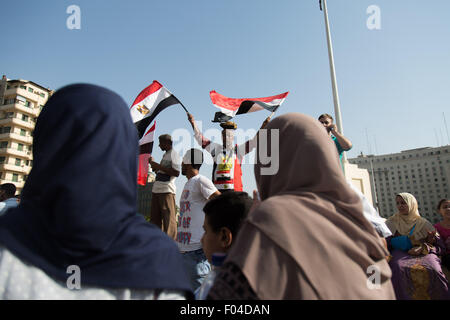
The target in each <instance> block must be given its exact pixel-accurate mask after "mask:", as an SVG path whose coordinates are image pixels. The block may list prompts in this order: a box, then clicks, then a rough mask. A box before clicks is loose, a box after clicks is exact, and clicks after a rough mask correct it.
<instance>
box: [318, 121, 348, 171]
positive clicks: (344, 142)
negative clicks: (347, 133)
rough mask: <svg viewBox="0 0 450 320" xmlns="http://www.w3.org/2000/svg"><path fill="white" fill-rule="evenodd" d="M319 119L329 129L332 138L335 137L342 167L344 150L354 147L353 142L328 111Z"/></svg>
mask: <svg viewBox="0 0 450 320" xmlns="http://www.w3.org/2000/svg"><path fill="white" fill-rule="evenodd" d="M319 121H320V123H321V124H322V125H323V126H324V127H325V130H326V131H327V133H328V135H329V136H330V137H331V139H333V141H334V144H335V145H336V149H337V151H338V154H339V161H340V163H341V167H342V166H343V164H342V155H343V153H344V151H349V150H350V149H351V148H352V143H351V141H350V140H348V139H347V138H346V137H344V135H343V134H341V133H340V132H339V131H338V130H337V126H336V125H335V124H334V123H333V117H332V116H330V115H329V114H328V113H324V114H321V115H320V116H319Z"/></svg>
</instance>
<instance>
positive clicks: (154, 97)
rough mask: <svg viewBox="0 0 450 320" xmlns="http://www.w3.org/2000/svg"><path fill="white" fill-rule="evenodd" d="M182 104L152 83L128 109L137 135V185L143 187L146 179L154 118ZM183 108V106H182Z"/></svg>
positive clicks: (167, 91)
mask: <svg viewBox="0 0 450 320" xmlns="http://www.w3.org/2000/svg"><path fill="white" fill-rule="evenodd" d="M177 103H179V104H181V105H182V103H181V102H180V101H179V100H178V99H177V98H176V97H175V96H174V95H173V94H172V93H171V92H170V91H169V90H167V88H165V87H164V86H163V85H162V84H160V83H159V82H158V81H156V80H155V81H153V83H152V84H151V85H149V86H148V87H147V88H145V89H144V90H142V91H141V93H139V95H138V96H137V97H136V99H135V100H134V102H133V105H132V106H131V108H130V113H131V118H132V119H133V122H134V123H135V124H136V128H137V130H138V135H139V139H140V141H139V169H138V184H140V185H145V184H146V183H147V177H148V159H149V158H150V155H151V153H152V149H153V134H154V131H155V123H154V124H153V125H151V123H152V121H153V120H154V119H155V118H156V116H157V115H158V114H159V113H160V112H161V111H162V110H164V109H166V108H167V107H169V106H171V105H174V104H177ZM183 108H184V106H183Z"/></svg>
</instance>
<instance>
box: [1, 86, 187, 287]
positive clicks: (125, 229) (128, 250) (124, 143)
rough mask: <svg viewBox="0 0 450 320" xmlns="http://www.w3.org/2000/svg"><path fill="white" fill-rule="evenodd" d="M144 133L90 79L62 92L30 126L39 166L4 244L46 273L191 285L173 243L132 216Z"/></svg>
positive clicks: (104, 283)
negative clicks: (75, 271) (71, 270)
mask: <svg viewBox="0 0 450 320" xmlns="http://www.w3.org/2000/svg"><path fill="white" fill-rule="evenodd" d="M137 154H138V137H137V131H136V128H135V127H134V125H133V123H132V120H131V116H130V112H129V110H128V107H127V105H126V103H125V102H124V101H123V100H122V98H120V97H119V96H118V95H117V94H115V93H114V92H112V91H110V90H108V89H105V88H102V87H98V86H94V85H86V84H77V85H70V86H67V87H64V88H62V89H60V90H58V91H57V92H56V93H55V94H54V95H53V96H52V97H51V98H50V99H49V101H48V102H47V104H46V106H45V107H44V108H43V110H42V112H41V114H40V116H39V118H38V120H37V123H36V127H35V131H34V143H33V162H34V165H33V168H32V170H31V172H30V175H29V177H28V179H27V181H26V184H25V187H24V189H23V192H22V195H21V203H20V205H19V207H18V208H16V209H14V210H9V211H8V212H7V213H6V214H5V215H4V216H2V217H1V218H0V244H1V245H4V246H5V247H7V248H8V249H9V250H10V251H11V252H13V253H14V254H15V255H16V256H18V257H19V258H21V259H22V260H24V261H26V262H27V263H30V264H32V265H34V266H36V267H38V268H40V269H42V270H43V271H44V272H46V273H47V274H48V275H49V276H50V277H52V278H56V279H58V280H60V281H64V282H65V281H66V279H67V277H68V276H69V275H68V274H67V273H66V271H67V267H68V266H70V265H78V266H79V267H80V270H81V284H82V285H83V284H86V285H91V286H100V287H109V288H130V289H174V290H181V291H190V288H189V282H188V281H187V278H186V275H185V274H184V270H183V269H182V260H181V256H180V254H179V252H178V250H177V247H176V245H175V243H174V242H173V241H172V240H171V239H170V238H169V237H167V236H166V235H165V234H164V233H163V232H161V230H159V229H158V228H156V227H155V226H153V225H152V224H149V223H147V222H146V221H145V219H144V217H143V216H142V215H140V214H137V212H136V191H137V187H136V181H137V180H136V175H137Z"/></svg>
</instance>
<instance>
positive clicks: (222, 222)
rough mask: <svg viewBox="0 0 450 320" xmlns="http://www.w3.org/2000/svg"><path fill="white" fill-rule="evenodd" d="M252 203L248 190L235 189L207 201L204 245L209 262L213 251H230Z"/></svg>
mask: <svg viewBox="0 0 450 320" xmlns="http://www.w3.org/2000/svg"><path fill="white" fill-rule="evenodd" d="M252 203H253V200H252V198H250V197H249V196H248V194H247V193H246V192H234V191H228V192H225V193H223V194H221V195H220V196H218V197H216V198H214V199H212V200H210V201H208V202H207V203H206V205H205V207H204V208H203V211H204V212H205V222H204V224H203V229H204V230H205V233H204V234H203V237H202V246H203V251H204V252H205V255H206V257H207V258H208V261H209V262H211V257H212V254H213V253H217V252H223V253H227V252H228V250H229V249H230V247H231V244H232V242H233V239H234V238H235V237H236V235H237V233H238V231H239V228H240V227H241V224H242V222H243V221H244V220H245V218H246V217H247V214H248V212H249V210H250V208H251V206H252Z"/></svg>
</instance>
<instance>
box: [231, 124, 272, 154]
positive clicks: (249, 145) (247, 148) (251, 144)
mask: <svg viewBox="0 0 450 320" xmlns="http://www.w3.org/2000/svg"><path fill="white" fill-rule="evenodd" d="M269 122H270V116H269V117H267V118H266V120H264V122H263V123H262V125H261V128H259V130H261V129H264V128H265V127H266V126H267V124H268V123H269ZM259 130H258V132H256V134H255V136H254V137H253V138H252V139H250V140H247V141H246V142H245V143H244V144H242V145H240V146H238V150H237V151H238V156H239V157H240V158H242V157H243V156H245V155H246V154H247V153H250V152H251V151H253V149H255V148H256V143H257V137H258V133H259Z"/></svg>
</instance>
